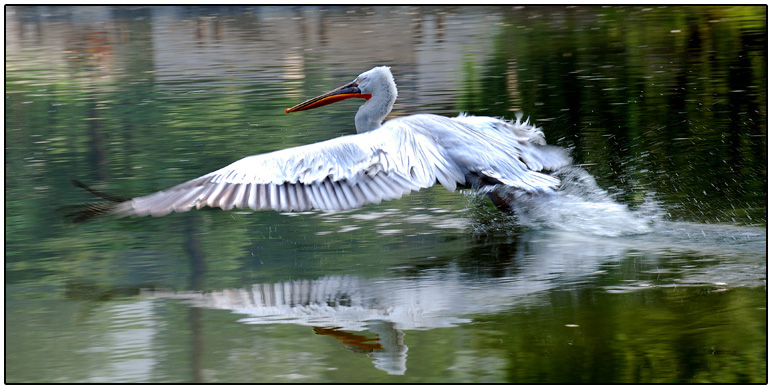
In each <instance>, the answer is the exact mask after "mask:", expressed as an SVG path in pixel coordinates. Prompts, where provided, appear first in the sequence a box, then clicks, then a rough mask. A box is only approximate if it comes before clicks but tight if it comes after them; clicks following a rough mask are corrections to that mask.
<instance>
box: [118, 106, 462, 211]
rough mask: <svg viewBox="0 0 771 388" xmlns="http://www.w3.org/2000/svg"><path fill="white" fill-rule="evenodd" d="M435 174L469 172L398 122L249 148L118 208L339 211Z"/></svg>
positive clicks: (448, 176)
mask: <svg viewBox="0 0 771 388" xmlns="http://www.w3.org/2000/svg"><path fill="white" fill-rule="evenodd" d="M392 121H394V120H392ZM390 123H391V122H389V124H390ZM437 180H438V181H439V182H440V183H442V184H443V185H444V186H445V187H447V188H448V189H451V190H453V189H455V185H456V183H463V182H464V181H465V178H464V174H463V173H462V171H461V170H460V169H459V167H458V166H457V165H455V164H454V163H453V162H452V161H451V160H450V159H449V158H448V156H447V154H446V150H444V149H442V148H441V147H438V146H437V145H436V144H434V143H433V142H432V141H430V139H428V138H426V137H425V136H423V135H421V134H416V133H414V132H413V131H411V130H410V128H408V127H407V126H404V125H400V124H399V123H398V122H394V123H393V125H389V126H387V127H381V128H380V129H377V130H374V131H371V132H367V133H363V134H358V135H351V136H343V137H339V138H336V139H331V140H327V141H323V142H319V143H315V144H310V145H305V146H300V147H295V148H289V149H285V150H280V151H276V152H271V153H267V154H261V155H253V156H249V157H246V158H243V159H241V160H238V161H236V162H234V163H232V164H230V165H228V166H226V167H223V168H221V169H219V170H217V171H214V172H212V173H209V174H206V175H204V176H201V177H199V178H196V179H193V180H190V181H187V182H185V183H182V184H179V185H177V186H174V187H171V188H169V189H166V190H162V191H159V192H156V193H153V194H149V195H146V196H142V197H136V198H132V199H130V200H128V201H125V202H121V203H118V204H117V205H116V207H115V210H114V213H116V214H118V215H120V216H145V215H152V216H162V215H166V214H169V213H171V212H182V211H187V210H190V209H191V208H193V207H196V208H201V207H204V206H210V207H219V208H222V209H225V210H229V209H232V208H234V207H235V208H241V209H245V208H250V209H254V210H261V209H273V210H277V211H291V210H294V211H303V210H309V209H320V210H335V211H338V210H345V209H352V208H358V207H361V206H364V205H367V204H371V203H380V201H382V200H390V199H395V198H400V197H401V196H402V195H404V194H407V193H409V192H412V191H416V190H419V189H421V188H426V187H429V186H432V185H433V184H434V183H435V182H436V181H437Z"/></svg>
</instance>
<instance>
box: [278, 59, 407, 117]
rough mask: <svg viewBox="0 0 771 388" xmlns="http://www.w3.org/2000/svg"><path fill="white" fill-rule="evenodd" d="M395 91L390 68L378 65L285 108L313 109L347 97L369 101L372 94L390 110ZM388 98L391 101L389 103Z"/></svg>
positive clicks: (289, 110) (294, 110)
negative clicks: (352, 78)
mask: <svg viewBox="0 0 771 388" xmlns="http://www.w3.org/2000/svg"><path fill="white" fill-rule="evenodd" d="M396 93H397V91H396V83H395V82H394V77H393V75H392V74H391V69H390V68H389V67H388V66H378V67H375V68H373V69H371V70H367V71H365V72H363V73H361V74H359V76H358V77H356V79H355V80H353V81H352V82H350V83H347V84H345V85H343V86H340V87H339V88H336V89H333V90H331V91H329V92H327V93H324V94H322V95H320V96H318V97H314V98H311V99H310V100H307V101H303V102H301V103H299V104H297V105H295V106H293V107H291V108H289V109H287V110H286V113H291V112H298V111H301V110H309V109H315V108H319V107H322V106H324V105H329V104H332V103H335V102H338V101H342V100H347V99H349V98H363V99H365V100H367V101H369V99H370V98H373V96H374V98H375V99H376V100H379V103H380V104H382V105H388V111H390V110H391V107H392V106H393V101H395V100H396ZM389 100H393V101H390V104H389Z"/></svg>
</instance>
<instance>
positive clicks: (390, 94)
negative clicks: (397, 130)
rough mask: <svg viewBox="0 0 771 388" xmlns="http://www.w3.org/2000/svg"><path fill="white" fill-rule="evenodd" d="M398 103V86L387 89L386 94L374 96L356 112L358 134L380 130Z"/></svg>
mask: <svg viewBox="0 0 771 388" xmlns="http://www.w3.org/2000/svg"><path fill="white" fill-rule="evenodd" d="M395 101H396V86H395V85H394V86H393V87H391V88H387V89H386V92H384V93H378V94H373V95H372V98H370V99H369V100H367V102H365V103H364V105H362V106H361V107H360V108H359V110H358V111H357V112H356V117H355V123H356V132H358V133H364V132H369V131H371V130H374V129H377V128H380V125H381V124H383V120H385V118H386V116H388V114H389V113H390V112H391V109H392V108H393V107H394V102H395Z"/></svg>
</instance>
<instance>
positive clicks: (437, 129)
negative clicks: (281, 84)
mask: <svg viewBox="0 0 771 388" xmlns="http://www.w3.org/2000/svg"><path fill="white" fill-rule="evenodd" d="M396 94H397V93H396V83H395V82H394V79H393V76H392V75H391V70H390V69H389V68H388V67H386V66H380V67H375V68H374V69H372V70H369V71H366V72H364V73H362V74H360V75H359V76H358V77H356V79H355V80H353V82H350V83H348V84H346V85H344V86H342V87H339V88H337V89H334V90H332V91H330V92H328V93H325V94H323V95H321V96H318V97H316V98H313V99H310V100H308V101H305V102H303V103H301V104H298V105H296V106H294V107H292V108H289V109H287V110H286V113H290V112H295V111H300V110H306V109H313V108H317V107H320V106H324V105H327V104H331V103H334V102H337V101H342V100H344V99H348V98H352V97H357V98H363V99H365V100H366V102H365V103H364V104H363V105H362V106H361V107H360V108H359V110H358V112H356V118H355V123H356V131H357V132H358V134H356V135H348V136H341V137H338V138H335V139H331V140H326V141H322V142H319V143H315V144H309V145H304V146H299V147H294V148H288V149H284V150H279V151H275V152H270V153H266V154H261V155H252V156H248V157H245V158H243V159H241V160H238V161H236V162H234V163H232V164H230V165H228V166H225V167H223V168H221V169H219V170H217V171H214V172H211V173H209V174H206V175H204V176H201V177H198V178H195V179H193V180H190V181H187V182H185V183H182V184H179V185H177V186H174V187H171V188H168V189H166V190H162V191H158V192H156V193H152V194H148V195H145V196H141V197H135V198H131V199H124V198H118V197H111V196H107V195H105V194H102V193H99V192H96V191H94V190H90V189H88V188H87V187H85V185H82V184H79V185H81V186H83V187H84V188H86V189H88V190H89V191H91V192H93V193H95V194H97V195H99V196H101V197H103V198H105V199H108V200H110V201H111V202H108V203H100V204H91V205H88V206H87V207H85V208H81V209H80V210H79V211H78V212H75V213H72V214H69V216H72V217H73V220H74V221H82V220H84V219H86V218H90V217H92V216H95V215H102V214H114V215H117V216H146V215H152V216H163V215H166V214H169V213H171V212H183V211H187V210H190V209H191V208H193V207H195V208H197V209H200V208H202V207H204V206H210V207H219V208H222V209H224V210H230V209H232V208H234V207H235V208H240V209H245V208H250V209H254V210H262V209H273V210H276V211H304V210H309V209H318V210H326V211H339V210H345V209H353V208H358V207H361V206H364V205H367V204H371V203H380V201H383V200H391V199H395V198H400V197H401V196H402V195H404V194H407V193H410V192H412V191H417V190H420V189H422V188H427V187H430V186H433V185H434V184H435V183H436V182H437V181H438V182H439V183H441V184H442V186H444V187H445V188H447V189H448V190H451V191H453V190H455V189H456V187H457V186H459V185H460V186H461V187H471V188H476V189H480V188H484V187H488V188H489V187H491V186H494V185H504V186H508V187H511V188H516V189H520V190H523V191H526V192H550V191H553V190H554V188H555V187H556V186H557V185H558V184H559V180H558V179H557V178H555V177H553V176H550V175H547V174H544V173H542V172H541V171H544V170H552V171H553V170H556V169H558V168H560V167H562V166H564V165H566V164H568V163H570V158H569V157H568V156H567V153H566V152H565V150H564V149H562V148H559V147H555V146H548V145H546V142H545V140H544V136H543V132H542V131H541V130H540V128H538V127H536V126H534V125H530V124H529V122H522V121H521V117H520V118H518V119H517V121H516V122H510V121H503V120H499V119H496V118H492V117H475V116H466V115H462V114H461V115H460V116H459V117H454V118H448V117H443V116H436V115H431V114H417V115H412V116H407V117H399V118H395V119H392V120H389V121H387V122H386V123H383V120H384V119H385V118H386V116H387V115H388V113H389V112H391V108H392V107H393V105H394V101H396ZM491 198H493V196H491ZM493 199H494V200H495V198H493Z"/></svg>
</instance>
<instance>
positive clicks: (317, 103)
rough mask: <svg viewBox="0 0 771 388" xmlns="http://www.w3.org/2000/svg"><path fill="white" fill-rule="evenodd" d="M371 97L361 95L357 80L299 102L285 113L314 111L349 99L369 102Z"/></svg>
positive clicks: (369, 95)
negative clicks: (361, 99)
mask: <svg viewBox="0 0 771 388" xmlns="http://www.w3.org/2000/svg"><path fill="white" fill-rule="evenodd" d="M371 97H372V95H371V94H362V93H361V90H359V82H358V80H356V81H353V82H351V83H349V84H347V85H343V86H341V87H339V88H337V89H335V90H332V91H330V92H327V93H324V94H322V95H320V96H318V97H314V98H311V99H310V100H307V101H304V102H301V103H299V104H297V105H295V106H293V107H291V108H289V109H287V110H286V113H291V112H297V111H301V110H308V109H315V108H318V107H322V106H324V105H329V104H332V103H335V102H338V101H343V100H347V99H349V98H363V99H365V100H369V99H370V98H371Z"/></svg>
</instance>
